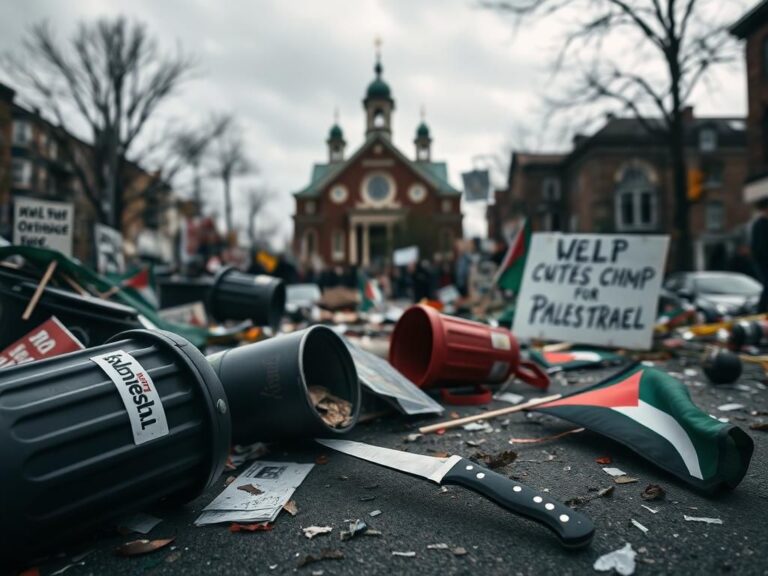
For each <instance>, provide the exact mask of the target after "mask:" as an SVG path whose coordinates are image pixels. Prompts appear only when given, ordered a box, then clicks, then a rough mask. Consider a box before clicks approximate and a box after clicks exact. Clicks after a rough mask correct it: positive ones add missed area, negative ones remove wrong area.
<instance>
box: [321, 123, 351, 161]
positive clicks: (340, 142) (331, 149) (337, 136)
mask: <svg viewBox="0 0 768 576" xmlns="http://www.w3.org/2000/svg"><path fill="white" fill-rule="evenodd" d="M325 142H326V144H328V162H329V163H334V162H341V161H342V160H344V147H345V146H346V145H347V142H346V140H344V132H343V131H342V130H341V126H339V111H338V110H335V111H334V113H333V126H331V130H330V132H328V140H326V141H325Z"/></svg>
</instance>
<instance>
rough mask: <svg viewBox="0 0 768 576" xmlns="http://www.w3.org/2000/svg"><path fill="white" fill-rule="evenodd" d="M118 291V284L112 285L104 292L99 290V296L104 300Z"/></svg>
mask: <svg viewBox="0 0 768 576" xmlns="http://www.w3.org/2000/svg"><path fill="white" fill-rule="evenodd" d="M118 292H120V286H112V288H110V289H109V290H107V291H106V292H99V298H104V300H109V299H110V298H111V297H112V296H114V295H115V294H117V293H118Z"/></svg>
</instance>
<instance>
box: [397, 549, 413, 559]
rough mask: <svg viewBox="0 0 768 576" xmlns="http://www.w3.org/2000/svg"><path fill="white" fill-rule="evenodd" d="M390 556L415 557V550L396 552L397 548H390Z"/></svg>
mask: <svg viewBox="0 0 768 576" xmlns="http://www.w3.org/2000/svg"><path fill="white" fill-rule="evenodd" d="M392 556H401V557H403V558H415V557H416V552H414V551H413V550H410V551H408V552H398V551H397V550H392Z"/></svg>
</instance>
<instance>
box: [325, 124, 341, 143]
mask: <svg viewBox="0 0 768 576" xmlns="http://www.w3.org/2000/svg"><path fill="white" fill-rule="evenodd" d="M343 139H344V132H342V131H341V127H340V126H339V125H338V124H334V125H333V126H331V131H330V132H328V140H343Z"/></svg>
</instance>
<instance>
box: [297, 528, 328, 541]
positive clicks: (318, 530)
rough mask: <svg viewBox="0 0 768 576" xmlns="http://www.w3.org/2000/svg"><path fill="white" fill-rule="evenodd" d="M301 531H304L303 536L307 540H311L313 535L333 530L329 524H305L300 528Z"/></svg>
mask: <svg viewBox="0 0 768 576" xmlns="http://www.w3.org/2000/svg"><path fill="white" fill-rule="evenodd" d="M301 530H302V532H304V536H306V537H307V538H308V539H309V540H312V538H314V537H315V536H319V535H320V534H328V533H329V532H332V531H333V528H332V527H330V526H307V527H306V528H302V529H301Z"/></svg>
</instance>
